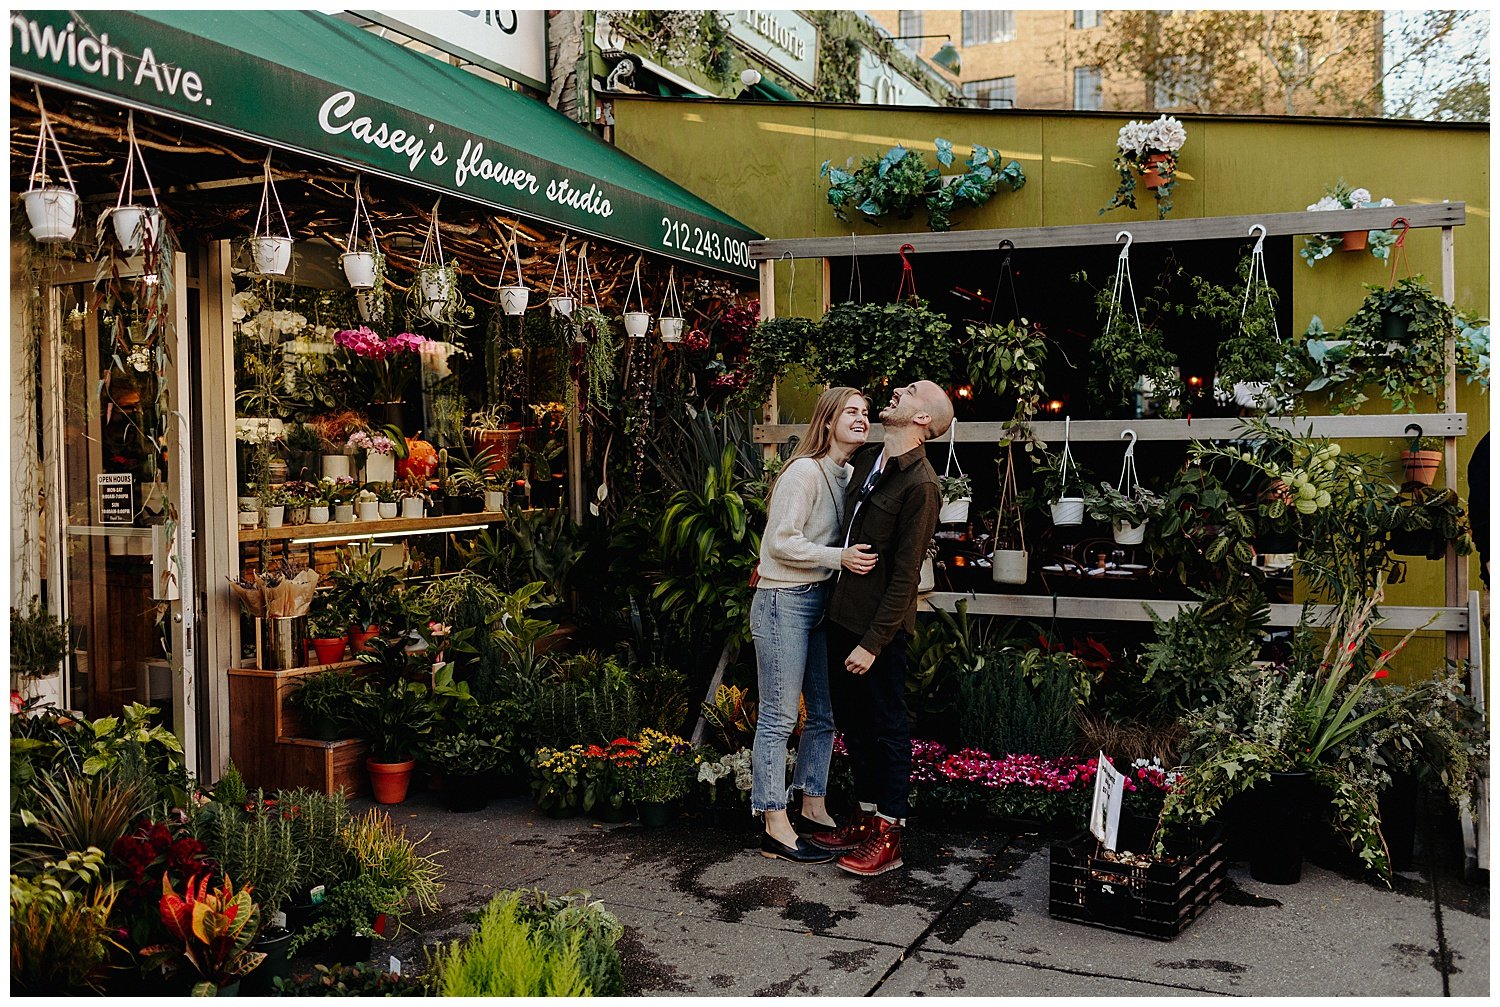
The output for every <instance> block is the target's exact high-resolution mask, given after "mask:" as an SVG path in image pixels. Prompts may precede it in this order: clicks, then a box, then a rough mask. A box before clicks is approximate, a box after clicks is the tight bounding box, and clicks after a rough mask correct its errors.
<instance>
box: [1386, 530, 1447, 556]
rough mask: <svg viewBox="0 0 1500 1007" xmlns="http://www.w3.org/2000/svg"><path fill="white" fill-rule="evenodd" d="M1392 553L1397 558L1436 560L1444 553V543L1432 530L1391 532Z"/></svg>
mask: <svg viewBox="0 0 1500 1007" xmlns="http://www.w3.org/2000/svg"><path fill="white" fill-rule="evenodd" d="M1391 552H1393V553H1395V554H1396V555H1397V556H1425V557H1426V558H1428V559H1436V558H1437V557H1438V556H1441V555H1442V553H1443V542H1442V541H1441V540H1440V539H1439V538H1438V536H1437V535H1436V534H1435V533H1434V532H1433V531H1432V529H1430V528H1413V529H1410V530H1403V531H1393V532H1391Z"/></svg>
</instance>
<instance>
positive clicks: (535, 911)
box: [518, 890, 625, 997]
mask: <svg viewBox="0 0 1500 1007" xmlns="http://www.w3.org/2000/svg"><path fill="white" fill-rule="evenodd" d="M518 915H519V916H520V917H521V918H522V919H525V920H526V921H527V922H528V923H529V924H530V925H531V927H532V932H533V933H534V934H535V935H536V937H537V938H539V939H541V940H543V941H545V942H550V943H551V944H553V945H554V946H556V947H562V946H564V945H566V944H568V943H570V942H571V941H572V939H573V935H574V934H581V935H582V940H581V941H580V943H579V946H578V958H579V968H580V971H581V972H582V973H583V978H584V981H585V982H586V983H587V984H588V987H589V991H590V992H591V993H592V994H593V995H594V996H596V997H606V996H621V995H623V994H624V992H625V977H624V972H623V969H622V966H621V962H620V952H619V951H618V950H616V948H615V944H616V943H617V942H618V941H619V940H620V938H621V937H623V936H624V935H625V927H624V926H623V925H622V924H621V923H620V921H619V920H618V919H617V918H616V917H615V915H614V914H613V913H611V912H609V911H608V910H606V909H605V908H604V903H603V902H601V901H599V900H597V899H595V900H594V901H592V902H591V901H589V893H588V892H586V891H577V890H575V891H571V892H569V893H567V894H566V895H558V896H548V894H547V893H546V892H543V891H538V890H533V891H531V892H529V893H527V894H526V895H525V896H524V897H523V898H522V900H521V905H520V909H519V912H518Z"/></svg>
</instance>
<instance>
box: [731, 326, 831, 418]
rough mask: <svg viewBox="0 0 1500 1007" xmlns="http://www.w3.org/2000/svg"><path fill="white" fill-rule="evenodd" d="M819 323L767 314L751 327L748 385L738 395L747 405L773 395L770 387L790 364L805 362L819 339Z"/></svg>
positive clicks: (746, 368)
mask: <svg viewBox="0 0 1500 1007" xmlns="http://www.w3.org/2000/svg"><path fill="white" fill-rule="evenodd" d="M817 332H818V323H817V322H815V321H813V320H812V319H810V318H798V317H796V316H789V317H785V318H766V319H763V320H762V321H761V322H760V324H758V325H756V326H755V328H753V329H751V330H750V351H749V353H748V355H747V356H746V359H745V373H746V379H745V385H744V387H743V388H741V389H740V390H739V392H738V393H737V394H736V396H735V400H736V401H737V402H741V403H743V404H744V405H746V406H747V407H752V408H753V407H755V406H759V405H761V404H762V403H764V402H766V401H767V400H768V399H769V398H770V397H771V389H772V387H773V386H774V385H775V384H776V382H777V381H778V380H780V379H781V378H783V377H784V376H785V375H786V374H787V372H788V371H789V370H791V368H793V367H795V366H797V365H799V364H806V363H807V362H808V361H809V360H810V359H811V357H812V354H813V353H814V350H815V346H816V343H817Z"/></svg>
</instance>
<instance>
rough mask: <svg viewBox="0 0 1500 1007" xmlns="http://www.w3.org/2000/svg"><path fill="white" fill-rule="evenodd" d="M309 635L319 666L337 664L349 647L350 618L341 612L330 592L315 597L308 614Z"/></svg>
mask: <svg viewBox="0 0 1500 1007" xmlns="http://www.w3.org/2000/svg"><path fill="white" fill-rule="evenodd" d="M307 635H308V637H309V638H310V639H311V640H312V645H313V650H314V651H316V652H317V655H318V663H319V664H337V663H338V662H340V661H342V660H343V659H344V652H345V651H346V650H347V649H348V645H349V616H348V614H347V613H345V612H343V611H341V610H340V609H339V607H338V604H337V602H336V601H335V600H334V599H333V598H332V596H331V594H330V593H329V592H326V591H325V592H323V593H321V594H318V595H315V596H314V599H313V606H312V610H311V611H310V612H308V614H307Z"/></svg>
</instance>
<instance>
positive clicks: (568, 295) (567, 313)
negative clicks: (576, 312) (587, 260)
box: [547, 233, 583, 318]
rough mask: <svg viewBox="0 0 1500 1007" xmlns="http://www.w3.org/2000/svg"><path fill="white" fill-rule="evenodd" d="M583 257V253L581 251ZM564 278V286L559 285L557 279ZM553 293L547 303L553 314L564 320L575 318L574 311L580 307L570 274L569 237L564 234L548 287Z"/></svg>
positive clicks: (580, 254) (558, 247)
mask: <svg viewBox="0 0 1500 1007" xmlns="http://www.w3.org/2000/svg"><path fill="white" fill-rule="evenodd" d="M578 254H579V256H580V257H582V255H583V251H582V249H580V250H579V253H578ZM559 276H561V277H562V286H560V287H559V286H558V285H557V278H558V277H559ZM547 289H548V290H549V291H552V292H553V293H552V296H550V297H549V298H547V303H548V304H549V305H550V306H551V308H552V313H553V314H555V315H561V316H562V317H564V318H571V317H572V316H573V309H574V308H575V307H576V306H577V305H578V302H577V300H576V299H575V298H574V297H573V278H572V276H570V275H569V273H568V235H567V234H566V233H564V234H563V237H562V241H561V242H560V243H559V244H558V246H557V261H556V262H555V263H553V265H552V283H551V284H550V285H549V286H548V287H547Z"/></svg>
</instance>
